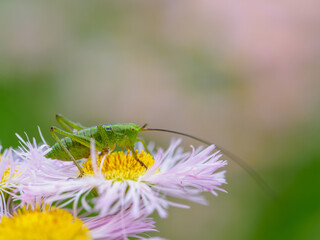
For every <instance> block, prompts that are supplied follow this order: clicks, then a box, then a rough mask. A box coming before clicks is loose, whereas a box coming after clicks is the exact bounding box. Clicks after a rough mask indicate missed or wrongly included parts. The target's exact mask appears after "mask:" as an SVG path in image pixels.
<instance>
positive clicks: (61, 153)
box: [45, 114, 273, 195]
mask: <svg viewBox="0 0 320 240" xmlns="http://www.w3.org/2000/svg"><path fill="white" fill-rule="evenodd" d="M56 120H57V122H58V123H59V124H60V125H61V126H62V127H63V128H64V129H65V130H62V129H59V128H56V127H51V134H52V137H53V138H54V139H55V140H56V141H57V143H55V144H54V145H53V146H52V147H51V150H50V151H49V152H48V153H47V154H46V155H45V156H46V157H47V158H53V159H58V160H62V161H73V162H74V163H75V165H76V166H77V167H78V169H79V171H80V176H82V175H83V174H84V171H83V169H82V168H81V166H80V165H79V163H78V162H77V161H76V160H79V159H82V158H87V157H89V156H90V147H91V139H94V144H95V148H96V150H97V151H98V152H101V153H102V154H107V153H110V152H112V151H113V150H114V149H115V147H116V146H118V147H122V148H126V149H128V150H130V152H131V153H132V155H133V157H134V158H135V159H136V160H137V161H138V162H139V163H140V164H141V166H143V167H144V168H146V169H148V168H147V166H146V165H145V164H144V163H143V162H142V161H140V160H139V159H138V157H137V154H136V151H135V150H134V145H135V143H136V142H141V143H142V144H143V146H144V148H145V149H146V151H148V150H147V147H146V144H145V142H144V141H143V140H142V139H140V138H139V137H138V134H139V132H140V131H162V132H169V133H174V134H178V135H182V136H186V137H189V138H192V139H195V140H197V141H200V142H202V143H204V144H206V145H211V144H212V143H210V142H208V141H205V140H202V139H200V138H197V137H194V136H192V135H189V134H186V133H182V132H177V131H172V130H166V129H159V128H146V124H145V125H143V126H142V127H140V126H138V125H136V124H133V123H127V124H103V125H98V126H93V127H89V128H87V127H84V126H82V125H81V124H79V123H75V122H73V121H71V120H69V119H67V118H65V117H63V116H61V115H60V114H57V115H56ZM56 133H59V134H61V135H64V136H65V137H64V138H62V139H59V137H58V136H57V134H56ZM216 147H217V148H219V149H220V150H222V151H223V152H224V153H225V154H226V155H227V156H229V157H230V158H231V159H232V160H233V161H235V162H236V163H237V164H238V165H240V166H241V167H242V168H243V169H244V170H245V171H246V172H247V173H248V174H249V175H250V176H251V177H252V178H253V179H254V180H255V181H256V182H257V183H258V184H259V185H260V187H261V188H263V189H264V191H266V192H268V193H269V194H270V195H273V193H272V190H271V189H270V187H269V186H268V185H267V183H266V182H265V181H264V180H263V179H262V178H261V177H260V175H259V174H258V173H257V172H256V171H255V170H254V169H253V168H251V167H250V166H249V165H248V164H247V163H246V162H245V161H243V160H242V159H240V158H239V157H237V156H236V155H234V154H233V153H231V152H229V151H227V150H225V149H223V148H222V147H220V146H217V145H216Z"/></svg>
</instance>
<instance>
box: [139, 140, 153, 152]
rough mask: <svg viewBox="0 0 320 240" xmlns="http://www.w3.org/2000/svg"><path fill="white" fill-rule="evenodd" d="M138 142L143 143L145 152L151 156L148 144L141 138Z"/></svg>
mask: <svg viewBox="0 0 320 240" xmlns="http://www.w3.org/2000/svg"><path fill="white" fill-rule="evenodd" d="M137 142H141V143H142V145H143V147H144V150H145V151H146V152H147V153H149V154H150V152H149V150H148V148H147V145H146V143H145V142H144V141H143V140H142V139H141V138H137Z"/></svg>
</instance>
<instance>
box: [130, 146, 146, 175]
mask: <svg viewBox="0 0 320 240" xmlns="http://www.w3.org/2000/svg"><path fill="white" fill-rule="evenodd" d="M129 150H130V151H131V152H132V155H133V157H134V159H136V160H137V161H138V162H139V163H140V164H141V166H143V167H145V169H146V170H148V167H147V166H146V165H145V164H144V163H143V162H142V161H141V160H140V159H139V158H138V156H137V153H136V151H135V150H134V148H133V147H131V148H129Z"/></svg>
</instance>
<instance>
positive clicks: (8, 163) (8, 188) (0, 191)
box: [0, 146, 20, 217]
mask: <svg viewBox="0 0 320 240" xmlns="http://www.w3.org/2000/svg"><path fill="white" fill-rule="evenodd" d="M0 152H1V146H0ZM13 155H14V153H13V151H12V149H11V148H9V149H6V150H4V152H3V154H0V217H1V216H2V215H4V214H10V213H9V210H10V209H9V206H13V204H11V203H12V202H11V200H12V198H14V197H15V196H16V194H15V192H14V191H15V189H16V187H17V177H18V176H19V175H20V171H19V170H18V165H17V163H16V162H15V161H14V157H13Z"/></svg>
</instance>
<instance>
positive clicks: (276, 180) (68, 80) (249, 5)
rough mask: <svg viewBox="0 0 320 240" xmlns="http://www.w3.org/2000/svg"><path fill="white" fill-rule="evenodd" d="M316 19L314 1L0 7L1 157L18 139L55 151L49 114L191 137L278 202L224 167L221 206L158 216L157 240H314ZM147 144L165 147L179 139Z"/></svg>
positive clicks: (319, 178) (317, 199)
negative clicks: (226, 153)
mask: <svg viewBox="0 0 320 240" xmlns="http://www.w3.org/2000/svg"><path fill="white" fill-rule="evenodd" d="M317 9H320V6H319V3H316V2H314V1H311V0H310V1H308V0H307V1H304V2H303V3H293V2H291V1H289V0H287V1H281V3H278V2H274V3H272V2H269V1H260V2H259V3H258V2H256V1H251V2H250V1H244V2H242V1H241V3H238V1H228V3H227V2H225V1H222V0H221V1H214V2H213V1H183V2H182V1H181V2H180V1H67V2H65V1H54V2H53V1H51V2H49V1H48V2H46V1H41V2H36V1H29V2H25V1H16V0H14V1H13V0H11V1H5V0H4V1H1V2H0V29H1V32H0V116H1V117H0V141H1V144H2V145H3V146H4V147H9V146H14V147H17V146H18V144H19V143H18V140H17V138H16V136H15V133H18V134H20V135H23V134H24V132H26V133H27V134H28V136H29V137H31V138H32V137H35V138H36V139H38V140H40V137H39V134H38V129H37V126H39V127H40V128H41V130H42V133H43V135H44V137H45V139H46V140H47V141H48V142H49V143H53V142H54V141H53V140H52V139H51V136H50V134H49V129H50V126H52V125H56V122H55V114H56V113H61V114H64V115H65V116H67V117H69V118H70V119H73V120H75V121H79V122H81V123H82V124H84V125H87V126H93V125H97V124H101V123H115V122H119V123H126V122H133V123H137V124H140V125H143V124H144V123H148V124H149V126H150V127H157V128H167V129H172V130H177V131H183V132H187V133H190V134H193V135H195V136H198V137H200V138H203V139H207V140H210V141H212V142H213V143H217V144H218V145H221V146H223V147H224V148H226V149H228V150H230V151H232V152H234V153H236V154H237V155H239V156H241V157H242V158H243V159H245V160H246V161H247V163H249V164H250V166H251V167H253V168H254V169H255V170H256V171H258V172H259V173H260V174H261V176H262V177H263V178H264V179H265V181H266V182H267V183H268V184H269V185H270V186H271V188H272V189H273V190H274V192H275V193H276V194H277V199H276V201H273V200H272V199H271V198H270V196H268V195H267V194H265V193H264V192H263V191H262V190H261V189H260V188H259V187H258V186H257V184H256V183H255V182H254V180H253V179H252V178H250V177H249V176H248V174H247V173H246V172H245V171H244V170H243V169H241V168H240V167H238V166H237V165H236V164H235V163H234V162H233V161H232V160H230V161H229V165H228V166H227V167H226V170H227V181H228V184H227V185H225V186H224V188H225V189H226V190H227V191H228V194H225V193H220V194H219V196H218V197H214V196H212V195H210V194H207V199H208V202H209V206H201V205H198V204H190V206H191V209H189V210H185V209H176V208H171V209H170V210H169V217H168V218H167V219H159V218H157V216H155V217H156V218H157V227H158V229H159V231H160V232H159V233H158V234H155V235H159V236H161V237H165V238H168V239H217V240H222V239H282V240H283V239H304V240H305V239H307V240H309V239H319V238H320V230H319V229H320V204H319V203H320V194H319V193H318V191H319V189H320V174H319V171H320V150H319V140H320V135H319V132H320V125H319V120H320V118H319V117H320V116H319V109H320V108H319V103H320V101H319V100H320V99H319V93H320V86H319V63H320V51H319V49H320V44H319V43H320V30H319V29H320V28H319V25H320V19H319V15H320V13H319V10H317ZM143 137H144V138H145V139H146V140H148V141H150V140H152V141H155V142H156V143H157V144H158V145H159V146H162V147H164V148H166V147H167V146H168V144H169V142H170V139H171V138H172V137H176V136H172V135H170V134H165V133H143ZM190 144H194V145H196V146H198V145H199V143H197V142H194V141H191V140H190V139H184V141H183V145H184V147H185V149H190V148H189V145H190ZM225 159H227V157H225ZM228 160H229V159H228Z"/></svg>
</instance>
